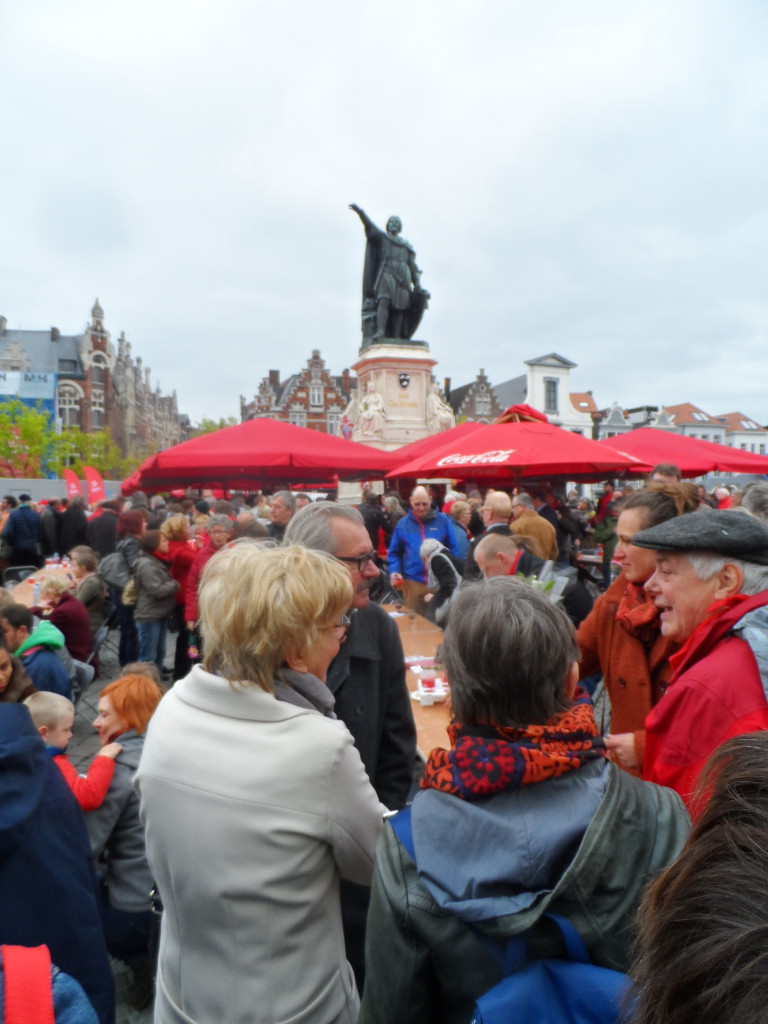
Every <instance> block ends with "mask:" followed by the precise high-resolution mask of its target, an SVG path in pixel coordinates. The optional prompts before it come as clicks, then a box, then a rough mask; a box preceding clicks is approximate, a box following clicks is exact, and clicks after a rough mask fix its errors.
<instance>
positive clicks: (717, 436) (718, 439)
mask: <svg viewBox="0 0 768 1024" xmlns="http://www.w3.org/2000/svg"><path fill="white" fill-rule="evenodd" d="M712 440H713V441H714V442H715V444H722V443H723V442H722V438H721V435H720V434H715V435H714V436H713V437H712Z"/></svg>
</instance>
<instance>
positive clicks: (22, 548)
mask: <svg viewBox="0 0 768 1024" xmlns="http://www.w3.org/2000/svg"><path fill="white" fill-rule="evenodd" d="M31 501H32V498H31V497H30V496H29V495H28V494H20V495H19V507H18V508H15V509H14V510H13V512H11V514H10V515H9V516H8V521H7V522H6V524H5V529H4V530H3V540H4V541H7V543H8V544H10V546H11V548H12V550H13V554H12V555H11V560H10V561H11V565H35V566H40V565H42V564H43V558H42V555H41V553H40V543H41V540H42V527H41V524H40V513H39V512H35V510H34V509H33V508H32V506H31V505H30V502H31Z"/></svg>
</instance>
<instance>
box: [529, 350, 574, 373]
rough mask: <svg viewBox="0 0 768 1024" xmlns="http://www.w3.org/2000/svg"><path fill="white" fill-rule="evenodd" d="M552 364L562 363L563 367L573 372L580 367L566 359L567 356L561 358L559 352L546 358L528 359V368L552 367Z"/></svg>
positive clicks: (552, 353) (551, 353)
mask: <svg viewBox="0 0 768 1024" xmlns="http://www.w3.org/2000/svg"><path fill="white" fill-rule="evenodd" d="M552 363H560V365H561V366H564V367H566V368H567V369H569V370H573V369H575V368H576V366H577V365H578V364H577V363H572V362H571V361H570V359H566V358H565V356H559V355H558V354H557V352H550V353H549V355H546V356H537V357H536V359H526V360H525V365H526V366H551V365H552Z"/></svg>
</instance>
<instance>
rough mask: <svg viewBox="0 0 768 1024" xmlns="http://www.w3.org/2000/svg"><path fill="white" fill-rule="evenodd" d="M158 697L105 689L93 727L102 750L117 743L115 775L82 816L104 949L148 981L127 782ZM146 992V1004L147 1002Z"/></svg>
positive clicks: (132, 800)
mask: <svg viewBox="0 0 768 1024" xmlns="http://www.w3.org/2000/svg"><path fill="white" fill-rule="evenodd" d="M162 696H163V692H162V690H161V689H160V687H159V686H158V685H157V683H155V682H154V681H153V680H152V679H149V678H148V677H147V676H141V675H128V676H123V677H122V679H116V680H115V681H114V682H113V683H110V684H109V686H105V687H104V689H103V690H102V691H101V695H100V697H99V713H98V716H97V717H96V719H95V721H94V723H93V727H94V729H95V730H96V731H97V732H98V734H99V740H100V741H101V745H102V747H104V746H106V745H107V744H108V743H114V742H116V741H117V742H119V743H120V745H121V746H122V748H123V749H122V751H121V752H120V753H119V754H118V755H117V757H116V758H115V774H114V776H113V778H112V782H111V784H110V787H109V789H108V790H107V795H106V797H105V798H104V802H103V803H102V805H101V807H98V808H97V809H96V810H94V811H90V812H89V813H88V814H86V816H85V822H86V825H87V826H88V836H89V838H90V841H91V850H92V852H93V855H94V857H95V858H96V862H97V866H98V868H99V870H100V872H101V887H102V889H101V910H102V921H103V924H104V933H105V937H106V940H107V947H108V949H109V952H110V953H111V954H112V956H115V957H118V958H119V959H120V960H123V961H124V962H125V963H126V964H128V966H129V967H131V968H132V969H133V971H134V973H135V972H137V971H138V972H139V973H140V976H142V975H146V977H147V979H148V980H150V981H151V976H152V970H151V964H150V959H149V938H150V926H151V921H152V915H151V907H150V896H149V894H150V891H151V889H152V887H153V880H152V872H151V871H150V869H149V864H148V863H147V854H146V850H145V847H144V826H143V825H142V824H141V821H140V819H139V799H138V797H137V795H136V793H135V792H134V789H133V777H134V775H135V774H136V769H137V768H138V766H139V759H140V757H141V752H142V750H143V748H144V733H145V732H146V728H147V725H148V723H149V720H150V718H151V717H152V715H153V713H154V711H155V708H156V707H157V705H158V704H159V703H160V700H161V698H162ZM150 994H151V993H150V992H149V991H147V998H148V997H149V996H150Z"/></svg>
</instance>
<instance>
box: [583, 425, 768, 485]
mask: <svg viewBox="0 0 768 1024" xmlns="http://www.w3.org/2000/svg"><path fill="white" fill-rule="evenodd" d="M599 443H600V444H601V445H603V446H604V447H606V448H610V449H611V450H612V451H615V452H620V453H622V454H625V455H633V456H635V458H638V459H642V461H643V462H647V463H649V464H650V465H651V466H656V465H658V463H660V462H672V463H674V464H675V465H676V466H678V467H679V469H680V471H681V473H682V475H683V476H684V477H692V476H702V475H703V474H704V473H714V472H721V473H768V456H767V455H756V454H755V453H754V452H745V451H741V450H740V449H738V448H729V447H728V445H725V444H715V443H714V442H713V441H702V440H701V439H700V438H698V437H686V436H685V435H683V434H676V433H673V432H672V431H669V430H656V429H654V428H653V427H641V428H640V429H639V430H632V431H630V432H629V433H628V434H621V435H620V436H618V437H607V438H605V440H603V441H600V442H599Z"/></svg>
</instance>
